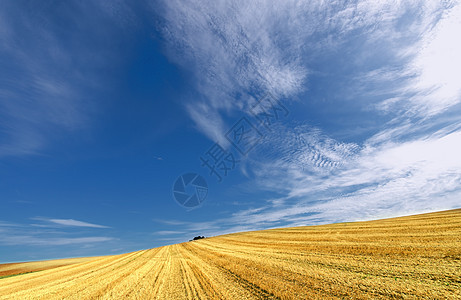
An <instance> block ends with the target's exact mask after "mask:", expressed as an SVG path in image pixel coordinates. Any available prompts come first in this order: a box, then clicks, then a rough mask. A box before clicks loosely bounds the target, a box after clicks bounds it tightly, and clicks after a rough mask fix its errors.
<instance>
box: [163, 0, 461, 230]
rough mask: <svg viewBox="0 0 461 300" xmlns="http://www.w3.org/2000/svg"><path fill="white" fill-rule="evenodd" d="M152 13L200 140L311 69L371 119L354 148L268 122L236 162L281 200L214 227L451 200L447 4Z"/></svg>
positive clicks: (355, 215)
mask: <svg viewBox="0 0 461 300" xmlns="http://www.w3.org/2000/svg"><path fill="white" fill-rule="evenodd" d="M162 3H163V2H162ZM161 12H162V13H164V20H163V21H164V23H162V25H165V26H164V27H163V28H164V32H163V33H164V37H165V39H166V43H167V52H168V54H169V56H170V57H171V58H172V59H173V60H174V61H176V62H177V63H178V64H179V65H180V66H182V67H184V68H187V69H188V70H190V71H192V73H193V74H194V76H195V78H196V79H195V80H196V81H197V83H196V88H197V91H198V94H199V99H200V100H199V101H197V102H194V101H190V102H188V104H186V106H187V108H188V111H189V113H190V114H191V117H192V119H193V120H194V121H195V122H196V124H197V126H198V127H199V129H200V130H202V132H204V133H205V134H206V135H207V136H208V137H210V138H211V139H213V140H215V141H220V139H221V137H220V136H222V133H223V132H224V130H223V129H224V128H223V127H224V121H223V120H224V116H225V115H226V114H227V113H228V112H230V111H232V110H241V111H244V110H245V109H246V108H247V107H248V106H249V105H251V103H252V101H254V97H258V93H261V92H267V91H269V92H272V93H273V94H274V95H275V96H276V97H278V98H281V97H286V98H288V99H290V100H293V99H296V98H297V96H298V95H299V94H300V93H303V92H305V91H306V90H307V91H308V90H309V80H310V78H313V77H315V76H316V75H317V74H320V75H321V76H323V77H324V78H327V79H330V78H331V79H330V80H328V81H327V82H328V85H329V87H328V88H329V89H331V90H332V92H331V95H334V96H335V97H336V98H337V99H340V100H336V102H337V103H338V104H340V105H338V106H339V107H345V106H347V104H350V105H353V106H354V107H357V109H358V110H360V111H362V112H368V115H367V116H364V117H363V118H364V119H366V121H367V123H365V122H364V124H369V123H373V124H374V126H375V127H373V128H370V129H369V131H368V132H369V134H368V136H366V137H363V136H361V137H360V138H357V139H355V140H356V141H352V142H351V141H348V142H345V141H341V140H338V139H336V138H334V137H332V136H328V134H327V133H326V130H324V129H323V128H321V125H319V126H317V127H313V126H309V125H302V126H299V125H294V126H293V124H291V125H289V124H286V125H281V126H280V127H279V128H276V129H275V130H274V132H275V133H274V134H272V135H271V136H270V137H268V138H267V139H266V141H265V142H266V143H267V144H265V145H262V146H261V147H262V148H261V149H260V151H256V152H255V153H252V154H251V155H250V157H249V158H248V159H247V163H248V164H249V165H250V168H251V169H252V173H253V174H255V178H254V180H253V181H252V183H251V185H252V186H253V187H254V186H257V187H258V188H260V189H263V190H269V191H272V192H274V194H277V195H278V194H282V196H280V197H278V198H277V197H275V198H274V197H272V198H271V199H268V200H267V204H266V205H261V206H260V207H257V208H250V209H244V210H242V211H240V212H237V213H235V214H234V215H233V216H232V217H230V218H225V219H221V220H219V221H216V222H211V223H209V224H207V225H209V226H210V227H212V228H214V229H215V231H213V232H218V231H219V230H222V232H228V229H230V228H232V229H236V230H237V228H236V227H235V224H236V223H238V224H240V225H239V228H240V229H242V230H249V229H260V228H264V227H267V226H272V225H274V224H282V223H283V224H291V225H303V224H309V223H318V222H333V221H341V220H342V221H345V220H359V219H366V218H376V217H385V216H393V215H400V214H406V213H408V214H410V213H415V212H422V211H431V210H438V209H449V208H454V207H457V206H458V207H459V205H461V202H460V201H459V200H458V199H459V197H460V195H461V191H460V186H461V181H460V178H461V173H460V171H459V170H460V169H461V168H460V167H461V159H460V158H459V155H457V154H456V150H454V149H461V136H460V132H461V131H460V122H459V113H460V112H461V109H460V107H459V103H460V102H461V95H460V91H461V84H460V82H459V80H458V79H459V78H460V77H461V74H460V73H459V72H460V70H461V61H460V57H461V56H460V55H459V53H461V48H460V46H461V43H460V42H459V39H457V38H456V32H459V31H460V30H461V21H460V20H461V5H460V2H459V1H445V2H433V1H393V2H385V1H352V2H348V3H347V4H345V3H340V2H331V1H330V2H323V1H314V2H312V1H309V2H307V1H306V2H303V1H283V2H280V1H278V2H277V1H261V2H258V1H257V2H251V3H243V2H240V1H233V2H226V3H224V2H219V1H218V2H213V3H211V2H200V3H198V4H197V3H194V4H183V3H179V2H176V1H168V3H163V6H162V10H161ZM317 61H321V62H324V64H323V65H322V66H325V67H324V69H322V68H321V67H322V66H320V67H319V63H317ZM331 65H334V67H332V66H331ZM338 78H339V79H344V82H341V81H338ZM284 80H285V81H284ZM307 95H309V93H307ZM332 98H333V97H332ZM306 101H317V102H319V101H320V100H319V99H307V100H306ZM331 103H333V104H331ZM331 103H329V104H330V107H331V109H332V110H334V109H335V105H334V101H333V100H331ZM341 113H343V112H336V114H335V115H333V114H332V115H333V117H337V116H338V115H339V116H342V117H343V119H346V118H347V117H348V116H347V115H344V116H343V115H341ZM344 114H346V113H345V112H344ZM383 114H384V115H385V117H382V115H383ZM373 119H376V120H379V121H375V120H373ZM370 120H372V121H374V122H370ZM305 123H307V124H309V120H306V122H305ZM339 126H344V127H347V124H344V125H339ZM337 129H338V131H339V130H344V129H346V130H349V131H350V132H352V134H350V135H349V140H354V138H356V137H355V136H354V135H353V131H354V130H355V128H337ZM332 131H333V133H334V130H332V129H330V130H329V132H332ZM269 150H270V151H269ZM171 225H173V226H174V225H175V224H171ZM210 232H211V229H210Z"/></svg>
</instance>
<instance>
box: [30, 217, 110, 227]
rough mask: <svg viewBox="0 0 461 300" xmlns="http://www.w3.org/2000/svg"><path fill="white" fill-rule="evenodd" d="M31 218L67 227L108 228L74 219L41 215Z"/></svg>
mask: <svg viewBox="0 0 461 300" xmlns="http://www.w3.org/2000/svg"><path fill="white" fill-rule="evenodd" d="M31 219H32V220H37V221H42V222H45V223H47V225H62V226H69V227H89V228H110V227H109V226H104V225H98V224H93V223H88V222H83V221H78V220H74V219H49V218H41V217H35V218H31ZM50 223H51V224H50ZM47 225H45V226H47Z"/></svg>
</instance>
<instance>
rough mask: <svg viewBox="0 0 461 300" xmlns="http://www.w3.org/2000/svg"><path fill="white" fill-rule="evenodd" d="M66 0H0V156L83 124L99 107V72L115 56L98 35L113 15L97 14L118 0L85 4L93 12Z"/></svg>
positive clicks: (107, 31) (109, 30)
mask: <svg viewBox="0 0 461 300" xmlns="http://www.w3.org/2000/svg"><path fill="white" fill-rule="evenodd" d="M101 3H102V2H101ZM68 4H69V5H67V6H56V5H54V4H53V3H51V2H46V3H45V2H41V3H33V2H28V3H27V5H25V6H23V5H22V4H21V3H20V2H2V3H1V4H0V25H1V26H0V27H1V29H0V41H1V43H0V65H1V68H2V73H1V74H0V157H2V156H18V155H30V154H39V153H40V151H41V150H43V149H45V148H46V147H47V146H49V145H50V144H52V143H53V141H54V140H55V139H56V138H57V137H60V136H61V134H63V133H64V132H67V133H69V132H70V133H72V132H75V131H77V130H83V129H85V128H88V126H89V125H90V123H91V119H92V115H93V114H94V113H95V112H96V111H97V108H98V103H97V98H96V96H95V95H96V92H97V91H99V90H100V89H101V86H102V84H103V82H104V80H105V79H104V78H101V77H100V76H99V73H98V72H99V70H100V69H103V68H105V67H107V66H108V65H109V63H111V64H114V63H116V61H117V60H116V59H115V58H114V57H111V55H112V54H111V51H110V49H108V48H106V47H104V46H103V45H101V44H100V43H98V40H100V37H101V36H105V37H108V36H110V35H113V34H114V31H115V30H114V29H115V27H116V26H115V27H114V26H113V25H114V24H117V23H116V22H115V20H118V19H119V16H117V18H115V17H113V18H112V19H111V18H102V16H112V15H113V14H114V10H116V8H117V7H119V6H120V5H122V4H123V3H120V2H119V3H118V4H117V3H115V2H114V3H112V4H111V5H107V6H104V5H99V3H98V4H90V6H94V7H93V9H92V13H91V14H88V13H85V9H88V8H89V6H88V4H87V5H84V6H83V5H80V4H78V3H76V2H74V3H68ZM123 7H124V14H123V15H124V16H129V15H130V10H129V9H127V8H126V7H125V6H123ZM61 17H62V19H61ZM64 20H65V21H64ZM102 20H105V22H101V21H102ZM124 24H126V22H125V23H124ZM74 27H78V28H79V30H72V28H74ZM94 28H99V31H97V32H96V31H94V30H93V29H94Z"/></svg>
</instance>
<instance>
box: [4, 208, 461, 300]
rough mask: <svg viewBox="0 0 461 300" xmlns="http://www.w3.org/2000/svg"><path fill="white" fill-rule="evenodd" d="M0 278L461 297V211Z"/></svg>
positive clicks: (36, 293) (226, 240) (12, 289)
mask: <svg viewBox="0 0 461 300" xmlns="http://www.w3.org/2000/svg"><path fill="white" fill-rule="evenodd" d="M15 272H16V273H15ZM27 272H32V273H27ZM21 273H27V274H22V275H21ZM0 274H7V275H8V276H10V275H15V274H18V275H17V276H13V277H3V278H1V277H0V299H349V298H354V299H377V298H378V299H382V298H389V299H461V293H460V291H461V210H460V209H458V210H451V211H445V212H438V213H431V214H423V215H415V216H409V217H401V218H394V219H386V220H377V221H369V222H356V223H341V224H331V225H322V226H311V227H297V228H285V229H272V230H265V231H255V232H245V233H235V234H229V235H224V236H219V237H213V238H207V239H202V240H198V241H193V242H186V243H182V244H177V245H171V246H165V247H160V248H154V249H150V250H142V251H137V252H133V253H127V254H123V255H116V256H105V257H95V258H81V259H80V258H79V259H69V260H57V261H47V262H31V263H20V264H5V265H0Z"/></svg>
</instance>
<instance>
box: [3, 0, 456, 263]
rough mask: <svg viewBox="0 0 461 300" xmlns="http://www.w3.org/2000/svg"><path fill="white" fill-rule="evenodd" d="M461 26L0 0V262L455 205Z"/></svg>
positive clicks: (360, 4) (212, 7)
mask: <svg viewBox="0 0 461 300" xmlns="http://www.w3.org/2000/svg"><path fill="white" fill-rule="evenodd" d="M459 32H461V4H460V3H459V1H443V2H442V1H440V2H439V1H349V2H348V3H347V4H344V3H342V2H339V1H338V2H334V1H305V2H303V1H251V2H249V1H196V2H192V1H191V2H184V1H175V0H165V1H161V0H159V1H145V2H144V1H140V2H136V3H134V2H132V1H123V0H119V1H92V2H85V3H82V2H79V1H65V2H62V1H39V2H36V1H35V2H34V1H2V2H1V3H0V70H1V73H0V202H1V204H2V206H1V209H0V262H11V261H25V260H38V259H47V258H61V257H73V256H90V255H104V254H116V253H123V252H129V251H135V250H138V249H146V248H152V247H156V246H161V245H166V244H172V243H176V242H182V241H187V240H188V239H190V238H192V237H194V236H196V235H205V236H212V235H218V234H223V233H228V232H235V231H246V230H257V229H265V228H273V227H281V226H301V225H314V224H324V223H332V222H342V221H357V220H369V219H376V218H384V217H392V216H400V215H408V214H414V213H422V212H430V211H437V210H444V209H451V208H458V207H461V200H460V199H461V156H460V155H459V152H460V149H461V103H460V102H461V83H460V82H461V81H460V80H459V79H460V78H461V55H459V53H461V42H460V41H459V38H457V34H458V33H459ZM268 95H269V96H270V97H271V98H267V97H268ZM264 99H272V100H271V101H273V102H272V103H276V104H277V105H282V106H283V107H284V108H285V109H286V111H284V113H283V114H280V115H279V118H277V119H273V120H272V121H273V122H271V123H270V124H269V125H268V124H266V125H267V126H264V124H263V123H261V122H260V120H262V118H261V116H262V115H261V114H260V113H259V111H255V110H254V108H255V107H258V105H261V103H263V102H262V101H265V100H264ZM259 101H261V102H259ZM258 103H259V104H258ZM242 118H244V120H246V121H245V122H249V123H251V124H252V125H253V126H254V128H255V130H257V131H254V132H257V133H259V134H260V135H259V136H257V137H259V139H258V140H257V141H256V140H255V141H256V142H255V143H254V145H253V146H254V147H252V148H251V150H250V151H248V153H247V154H246V155H242V154H241V153H239V152H238V151H237V149H236V148H235V147H234V146H233V145H232V144H231V143H230V140H229V139H228V137H229V136H228V135H226V133H228V132H232V131H231V129H232V128H236V127H235V126H236V124H237V125H238V124H240V123H238V122H239V120H242ZM215 143H218V144H219V145H220V146H221V148H222V149H223V151H225V152H226V153H227V155H230V156H229V157H233V158H235V164H234V165H233V166H232V169H230V170H229V171H228V173H227V175H226V176H224V174H223V173H222V174H221V175H222V178H221V179H222V180H221V182H220V181H219V180H218V176H216V175H215V174H213V173H211V174H210V169H208V168H207V167H206V166H202V161H201V160H200V158H201V157H202V158H203V157H206V155H207V151H208V150H210V149H213V148H212V147H213V146H214V145H215ZM226 157H227V156H226ZM189 172H193V173H197V174H199V175H201V176H202V177H203V178H204V179H205V180H206V182H207V185H208V195H207V198H206V200H205V201H204V202H203V203H202V204H201V205H200V206H199V207H196V208H194V209H186V208H184V207H182V206H180V205H179V204H178V203H177V202H176V201H175V199H174V197H173V192H172V189H173V184H174V182H175V181H176V179H177V178H178V177H179V176H180V175H182V174H184V173H189Z"/></svg>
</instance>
